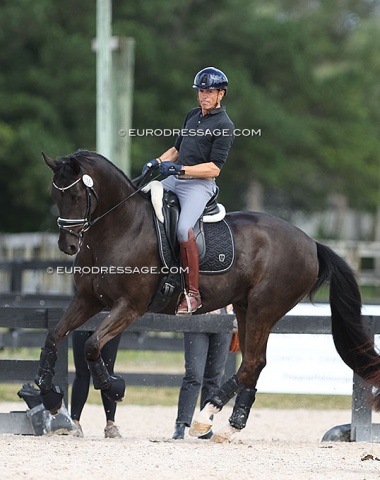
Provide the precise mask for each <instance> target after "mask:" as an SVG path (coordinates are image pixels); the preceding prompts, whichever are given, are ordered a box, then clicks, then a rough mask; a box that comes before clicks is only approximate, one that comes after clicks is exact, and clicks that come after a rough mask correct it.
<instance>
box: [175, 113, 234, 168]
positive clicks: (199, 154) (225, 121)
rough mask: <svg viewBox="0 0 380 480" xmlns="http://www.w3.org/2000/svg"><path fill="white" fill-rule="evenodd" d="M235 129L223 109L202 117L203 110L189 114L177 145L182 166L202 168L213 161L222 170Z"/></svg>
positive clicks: (179, 162)
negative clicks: (202, 164) (200, 166)
mask: <svg viewBox="0 0 380 480" xmlns="http://www.w3.org/2000/svg"><path fill="white" fill-rule="evenodd" d="M234 130H235V126H234V124H233V123H232V121H231V119H230V118H229V116H228V115H227V113H226V109H225V108H224V107H220V108H215V109H214V110H211V111H210V113H207V114H206V115H204V116H203V115H202V109H201V108H200V107H198V108H193V109H192V110H190V112H189V113H188V114H187V116H186V118H185V121H184V124H183V127H182V130H181V133H180V135H179V136H178V138H177V140H176V142H175V145H174V146H175V148H176V149H177V150H178V152H179V155H178V160H177V163H178V164H179V165H185V166H190V165H199V164H200V163H208V162H213V163H215V165H216V166H217V167H218V168H220V169H221V168H222V167H223V164H224V162H225V161H226V160H227V156H228V152H229V151H230V148H231V146H232V144H233V141H234V139H235V135H234Z"/></svg>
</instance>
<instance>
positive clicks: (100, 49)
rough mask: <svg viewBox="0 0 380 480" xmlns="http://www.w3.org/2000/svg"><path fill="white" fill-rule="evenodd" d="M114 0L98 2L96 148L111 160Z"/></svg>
mask: <svg viewBox="0 0 380 480" xmlns="http://www.w3.org/2000/svg"><path fill="white" fill-rule="evenodd" d="M111 16H112V0H97V4H96V47H97V48H96V150H97V151H98V153H100V154H101V155H104V156H105V157H107V158H108V159H109V160H112V159H111V154H112V121H111V119H112V111H111V105H112V102H111V93H112V92H111V83H112V76H111V72H112V54H111V48H110V38H111Z"/></svg>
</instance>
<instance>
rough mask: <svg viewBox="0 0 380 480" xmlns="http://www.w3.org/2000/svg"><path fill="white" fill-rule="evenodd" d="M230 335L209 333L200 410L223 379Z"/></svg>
mask: <svg viewBox="0 0 380 480" xmlns="http://www.w3.org/2000/svg"><path fill="white" fill-rule="evenodd" d="M231 339H232V333H211V334H210V342H209V348H208V354H207V360H206V365H205V371H204V378H203V384H202V391H201V403H200V407H201V410H202V408H203V407H204V406H205V404H206V400H207V399H208V398H209V397H210V395H211V394H212V393H213V392H214V391H215V390H217V389H218V388H219V387H220V385H221V383H222V379H223V375H224V369H225V366H226V363H227V357H228V352H229V349H230V344H231Z"/></svg>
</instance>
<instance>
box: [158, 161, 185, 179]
mask: <svg viewBox="0 0 380 480" xmlns="http://www.w3.org/2000/svg"><path fill="white" fill-rule="evenodd" d="M181 170H182V166H181V165H177V164H176V163H173V162H162V163H161V164H160V173H161V175H164V176H165V177H168V176H169V175H179V174H180V173H181Z"/></svg>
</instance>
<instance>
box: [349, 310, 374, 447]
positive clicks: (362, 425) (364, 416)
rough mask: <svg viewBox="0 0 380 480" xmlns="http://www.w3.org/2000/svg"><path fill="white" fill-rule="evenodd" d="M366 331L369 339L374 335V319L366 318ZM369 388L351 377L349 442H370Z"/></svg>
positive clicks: (356, 376)
mask: <svg viewBox="0 0 380 480" xmlns="http://www.w3.org/2000/svg"><path fill="white" fill-rule="evenodd" d="M365 326H366V329H367V332H368V334H369V336H370V337H371V338H374V334H375V322H374V318H373V317H372V316H371V317H367V323H366V325H365ZM370 395H371V386H370V385H369V384H368V383H367V382H365V381H364V380H363V379H362V378H360V377H359V375H357V374H356V373H354V376H353V388H352V411H351V441H352V442H372V410H371V407H370V406H369V404H368V401H369V399H370Z"/></svg>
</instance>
